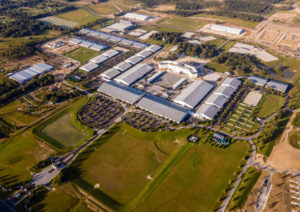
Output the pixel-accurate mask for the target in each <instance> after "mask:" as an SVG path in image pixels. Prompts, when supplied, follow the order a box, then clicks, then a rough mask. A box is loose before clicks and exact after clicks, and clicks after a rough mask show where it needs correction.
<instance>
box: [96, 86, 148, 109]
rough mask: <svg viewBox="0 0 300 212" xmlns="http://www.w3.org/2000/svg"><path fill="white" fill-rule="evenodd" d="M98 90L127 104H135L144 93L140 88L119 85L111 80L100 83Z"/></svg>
mask: <svg viewBox="0 0 300 212" xmlns="http://www.w3.org/2000/svg"><path fill="white" fill-rule="evenodd" d="M98 91H99V92H101V93H104V94H106V95H108V96H111V97H113V98H115V99H119V100H121V101H123V102H127V103H128V104H135V103H136V102H137V101H139V100H140V99H141V98H142V97H143V95H144V94H145V93H144V92H143V91H141V90H138V89H135V88H132V87H129V86H124V85H120V84H118V83H116V82H113V81H109V82H104V83H103V84H102V85H100V87H99V88H98Z"/></svg>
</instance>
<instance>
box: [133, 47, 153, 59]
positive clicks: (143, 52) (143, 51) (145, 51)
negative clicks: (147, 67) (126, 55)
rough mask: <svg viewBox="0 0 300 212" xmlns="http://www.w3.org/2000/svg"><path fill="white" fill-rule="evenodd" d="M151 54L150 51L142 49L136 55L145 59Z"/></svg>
mask: <svg viewBox="0 0 300 212" xmlns="http://www.w3.org/2000/svg"><path fill="white" fill-rule="evenodd" d="M152 54H153V52H152V51H150V50H147V49H144V50H142V51H140V52H138V53H137V54H136V55H137V56H140V57H142V58H144V59H145V58H147V57H150V56H151V55H152Z"/></svg>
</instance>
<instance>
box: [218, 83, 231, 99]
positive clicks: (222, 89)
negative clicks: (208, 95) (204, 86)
mask: <svg viewBox="0 0 300 212" xmlns="http://www.w3.org/2000/svg"><path fill="white" fill-rule="evenodd" d="M234 91H235V89H234V88H232V87H230V86H223V85H221V86H219V87H218V88H217V89H216V90H215V91H214V93H215V94H219V95H223V96H224V97H226V98H229V97H231V95H232V94H233V93H234Z"/></svg>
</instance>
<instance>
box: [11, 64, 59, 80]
mask: <svg viewBox="0 0 300 212" xmlns="http://www.w3.org/2000/svg"><path fill="white" fill-rule="evenodd" d="M53 69H54V67H53V66H51V65H48V64H45V63H39V64H35V65H33V66H31V67H30V68H27V69H25V70H22V71H18V72H16V73H14V74H12V75H10V76H9V78H11V79H13V80H15V81H17V82H18V83H20V84H23V83H26V82H28V81H29V80H31V79H32V78H33V77H34V76H38V75H40V74H44V73H46V72H49V71H51V70H53Z"/></svg>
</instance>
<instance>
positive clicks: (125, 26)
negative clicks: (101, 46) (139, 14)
mask: <svg viewBox="0 0 300 212" xmlns="http://www.w3.org/2000/svg"><path fill="white" fill-rule="evenodd" d="M134 26H135V25H134V24H133V23H132V22H130V21H125V20H120V22H117V23H114V24H112V25H109V26H107V27H105V28H106V29H109V30H112V31H118V32H126V31H129V30H131V29H133V28H134Z"/></svg>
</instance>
